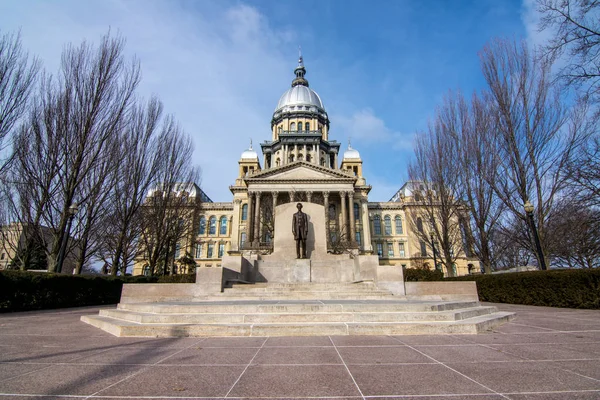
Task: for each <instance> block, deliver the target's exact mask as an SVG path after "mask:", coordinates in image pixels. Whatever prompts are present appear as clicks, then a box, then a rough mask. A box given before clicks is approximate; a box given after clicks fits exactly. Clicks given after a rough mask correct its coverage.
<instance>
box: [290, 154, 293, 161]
mask: <svg viewBox="0 0 600 400" xmlns="http://www.w3.org/2000/svg"><path fill="white" fill-rule="evenodd" d="M290 162H294V155H293V154H290Z"/></svg>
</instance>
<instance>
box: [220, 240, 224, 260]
mask: <svg viewBox="0 0 600 400" xmlns="http://www.w3.org/2000/svg"><path fill="white" fill-rule="evenodd" d="M223 253H225V243H219V258H221V257H223Z"/></svg>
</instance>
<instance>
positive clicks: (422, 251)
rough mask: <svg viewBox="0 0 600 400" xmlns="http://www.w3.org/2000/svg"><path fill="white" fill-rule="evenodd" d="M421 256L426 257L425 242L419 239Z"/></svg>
mask: <svg viewBox="0 0 600 400" xmlns="http://www.w3.org/2000/svg"><path fill="white" fill-rule="evenodd" d="M421 257H427V243H425V242H423V241H421Z"/></svg>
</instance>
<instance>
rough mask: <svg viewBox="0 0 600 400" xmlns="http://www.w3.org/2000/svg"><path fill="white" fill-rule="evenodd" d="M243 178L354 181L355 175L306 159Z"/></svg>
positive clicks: (250, 181)
mask: <svg viewBox="0 0 600 400" xmlns="http://www.w3.org/2000/svg"><path fill="white" fill-rule="evenodd" d="M245 180H246V183H258V182H273V183H275V182H298V181H313V182H315V181H316V182H318V181H321V182H322V181H331V182H354V181H355V180H356V177H355V176H354V175H351V174H349V173H346V172H343V171H340V170H333V169H329V168H324V167H321V166H319V165H315V164H311V163H309V162H306V161H296V162H294V163H290V164H286V165H284V166H281V167H276V168H270V169H268V170H265V171H260V172H257V173H255V174H253V175H251V176H248V177H246V179H245Z"/></svg>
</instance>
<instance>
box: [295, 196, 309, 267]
mask: <svg viewBox="0 0 600 400" xmlns="http://www.w3.org/2000/svg"><path fill="white" fill-rule="evenodd" d="M296 208H298V212H297V213H295V214H294V218H293V219H292V233H293V234H294V240H296V258H306V237H307V236H308V216H307V215H306V214H305V213H303V212H302V203H298V204H296Z"/></svg>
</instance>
